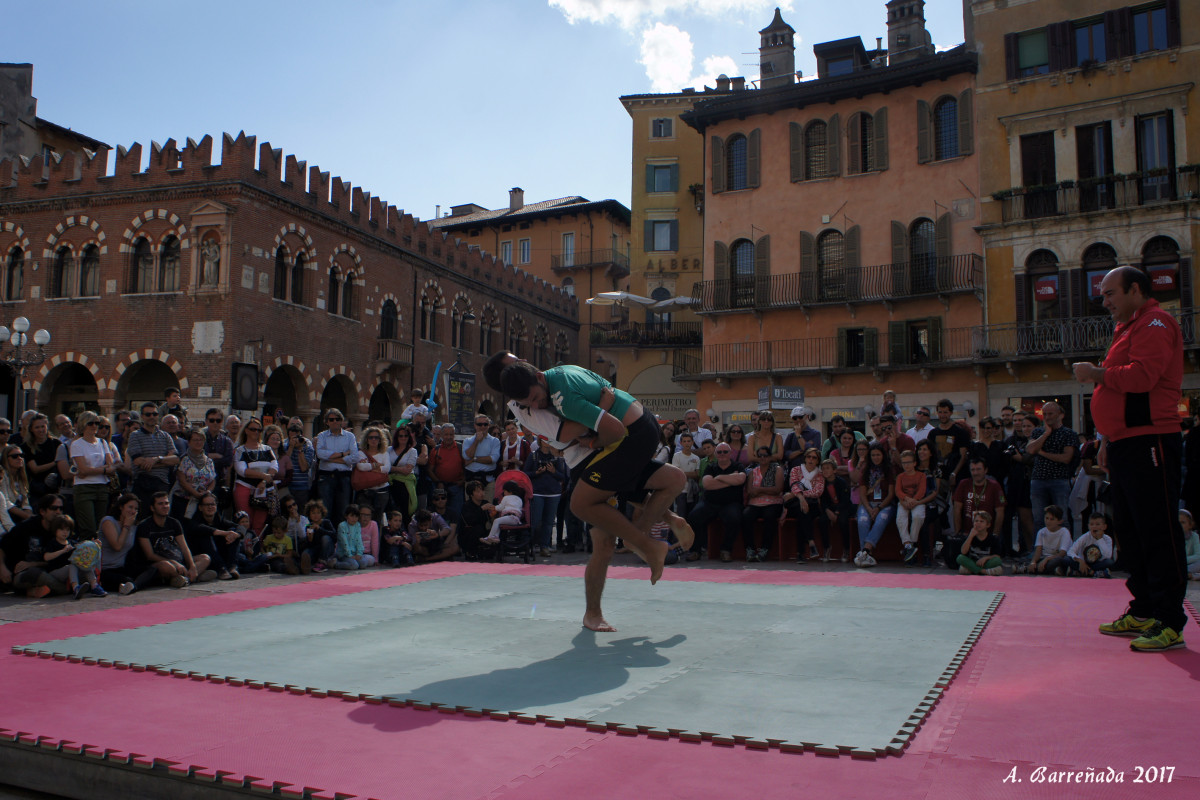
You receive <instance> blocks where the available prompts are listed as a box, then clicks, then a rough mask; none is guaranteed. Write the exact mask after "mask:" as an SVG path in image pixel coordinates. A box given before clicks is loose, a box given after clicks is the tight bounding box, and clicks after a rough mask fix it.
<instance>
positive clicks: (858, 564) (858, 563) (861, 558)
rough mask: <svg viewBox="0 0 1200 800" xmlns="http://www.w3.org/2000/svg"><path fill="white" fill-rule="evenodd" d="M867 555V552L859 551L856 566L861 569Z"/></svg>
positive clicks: (855, 556) (855, 557) (856, 555)
mask: <svg viewBox="0 0 1200 800" xmlns="http://www.w3.org/2000/svg"><path fill="white" fill-rule="evenodd" d="M866 554H867V551H866V550H859V551H858V552H857V553H856V554H855V555H854V566H856V567H861V566H862V565H863V557H864V556H865V555H866Z"/></svg>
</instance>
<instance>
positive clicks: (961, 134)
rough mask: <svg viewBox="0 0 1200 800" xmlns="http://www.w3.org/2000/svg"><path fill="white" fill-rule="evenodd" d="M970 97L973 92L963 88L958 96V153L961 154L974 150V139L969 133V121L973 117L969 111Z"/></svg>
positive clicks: (970, 107) (970, 106) (967, 153)
mask: <svg viewBox="0 0 1200 800" xmlns="http://www.w3.org/2000/svg"><path fill="white" fill-rule="evenodd" d="M972 98H973V93H972V91H971V90H970V89H964V90H963V93H962V94H960V95H959V96H958V154H959V155H962V156H966V155H970V154H971V153H974V152H975V140H974V138H973V137H972V135H971V133H972V130H973V126H972V124H971V123H972V120H973V119H974V117H973V116H972V113H973V112H972V111H971V109H972V103H971V101H972Z"/></svg>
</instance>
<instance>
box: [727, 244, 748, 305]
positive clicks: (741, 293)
mask: <svg viewBox="0 0 1200 800" xmlns="http://www.w3.org/2000/svg"><path fill="white" fill-rule="evenodd" d="M729 277H730V278H731V279H732V281H731V282H732V284H733V287H732V288H733V291H732V292H731V299H732V300H733V307H734V308H748V307H750V306H753V305H754V243H753V242H751V241H750V240H749V239H739V240H738V241H736V242H734V243H733V246H732V247H730V248H729Z"/></svg>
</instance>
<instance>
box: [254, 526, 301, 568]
mask: <svg viewBox="0 0 1200 800" xmlns="http://www.w3.org/2000/svg"><path fill="white" fill-rule="evenodd" d="M287 528H288V521H287V517H275V519H273V520H271V532H270V533H268V534H267V535H266V536H264V537H263V540H262V552H263V555H265V556H266V557H267V569H268V570H270V571H271V572H286V573H287V574H288V575H299V574H300V567H299V566H298V565H297V564H296V551H295V548H294V547H293V546H292V537H290V536H288V532H287Z"/></svg>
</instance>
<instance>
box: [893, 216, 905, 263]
mask: <svg viewBox="0 0 1200 800" xmlns="http://www.w3.org/2000/svg"><path fill="white" fill-rule="evenodd" d="M906 261H908V228H907V227H906V226H905V224H904V223H903V222H897V221H896V220H892V263H893V264H903V263H905V262H906Z"/></svg>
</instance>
